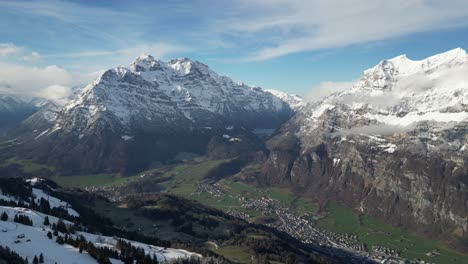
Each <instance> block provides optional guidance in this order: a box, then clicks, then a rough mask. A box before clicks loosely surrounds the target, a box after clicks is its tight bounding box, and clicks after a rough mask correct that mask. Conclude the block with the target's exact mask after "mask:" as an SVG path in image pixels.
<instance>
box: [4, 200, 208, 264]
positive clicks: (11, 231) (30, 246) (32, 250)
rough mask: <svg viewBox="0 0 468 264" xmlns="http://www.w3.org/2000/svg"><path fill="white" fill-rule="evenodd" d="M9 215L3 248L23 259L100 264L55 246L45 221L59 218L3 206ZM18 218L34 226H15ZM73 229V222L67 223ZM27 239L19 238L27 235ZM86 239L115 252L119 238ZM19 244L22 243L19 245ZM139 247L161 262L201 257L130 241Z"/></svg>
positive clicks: (71, 249)
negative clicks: (6, 247) (25, 217)
mask: <svg viewBox="0 0 468 264" xmlns="http://www.w3.org/2000/svg"><path fill="white" fill-rule="evenodd" d="M3 212H6V213H7V214H8V216H9V220H8V221H7V222H4V221H0V231H1V233H0V234H1V235H0V245H2V246H8V247H9V248H11V249H12V250H13V251H16V252H17V253H18V254H19V255H21V256H23V257H27V258H28V259H29V261H32V259H33V258H34V256H35V255H36V256H39V254H41V253H43V255H44V260H45V263H52V264H53V263H66V264H68V263H70V264H75V263H76V264H81V263H97V262H96V260H95V259H94V258H92V257H90V256H89V255H88V254H87V253H86V252H83V254H82V253H79V251H78V249H77V248H73V247H71V246H69V245H59V244H57V243H56V242H55V238H53V239H49V238H48V237H47V232H49V231H51V232H52V230H51V229H50V227H49V226H44V225H43V224H42V223H43V222H44V218H45V217H46V216H48V217H49V219H50V223H51V224H52V223H57V221H58V218H56V217H54V216H50V215H46V214H43V213H39V212H36V211H34V210H30V209H28V208H20V207H8V206H0V214H1V213H3ZM15 214H24V215H27V216H28V217H30V218H31V219H32V221H33V226H26V225H22V224H18V223H14V222H13V217H14V215H15ZM65 223H66V224H69V225H71V224H72V223H71V222H68V221H65ZM23 234H24V238H19V237H18V236H20V235H23ZM79 235H83V236H84V237H85V238H86V240H87V241H89V242H92V243H93V244H94V245H95V246H96V247H108V248H115V245H116V243H117V240H116V238H115V237H106V236H100V235H95V234H91V233H87V232H78V233H77V234H76V235H71V236H79ZM15 241H19V243H15ZM126 241H127V242H130V243H131V244H132V245H133V246H135V247H141V248H143V249H144V250H145V252H146V253H151V255H153V254H154V255H156V256H157V258H158V260H159V261H164V260H170V259H174V258H187V257H191V256H199V257H201V256H200V255H199V254H195V253H191V252H188V251H186V250H181V249H173V248H162V247H156V246H152V245H148V244H144V243H140V242H135V241H130V240H126ZM112 262H113V263H122V262H121V261H119V260H113V261H112Z"/></svg>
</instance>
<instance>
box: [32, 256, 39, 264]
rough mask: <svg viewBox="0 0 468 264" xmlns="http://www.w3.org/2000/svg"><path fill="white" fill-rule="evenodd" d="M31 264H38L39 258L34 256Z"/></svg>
mask: <svg viewBox="0 0 468 264" xmlns="http://www.w3.org/2000/svg"><path fill="white" fill-rule="evenodd" d="M33 264H39V259H37V256H34V259H33Z"/></svg>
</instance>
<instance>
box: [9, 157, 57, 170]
mask: <svg viewBox="0 0 468 264" xmlns="http://www.w3.org/2000/svg"><path fill="white" fill-rule="evenodd" d="M12 164H17V165H19V166H21V167H22V168H23V171H24V172H26V173H34V172H37V171H39V170H42V169H47V170H50V171H54V170H55V168H54V167H52V166H47V165H43V164H38V163H35V162H33V161H31V160H25V159H17V158H11V159H8V160H6V161H5V162H4V163H3V164H2V166H8V165H12Z"/></svg>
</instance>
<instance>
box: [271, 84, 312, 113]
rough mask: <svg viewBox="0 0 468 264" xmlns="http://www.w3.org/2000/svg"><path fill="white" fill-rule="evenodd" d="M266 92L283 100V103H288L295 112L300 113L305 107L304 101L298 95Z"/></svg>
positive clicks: (273, 91)
mask: <svg viewBox="0 0 468 264" xmlns="http://www.w3.org/2000/svg"><path fill="white" fill-rule="evenodd" d="M265 91H267V92H269V93H271V94H273V95H274V96H276V97H278V98H279V99H281V101H283V102H285V103H287V104H288V105H289V107H291V109H293V110H294V111H296V112H297V111H299V110H301V109H302V108H303V107H304V106H305V102H304V99H302V97H300V96H299V95H297V94H288V93H285V92H282V91H278V90H273V89H266V90H265Z"/></svg>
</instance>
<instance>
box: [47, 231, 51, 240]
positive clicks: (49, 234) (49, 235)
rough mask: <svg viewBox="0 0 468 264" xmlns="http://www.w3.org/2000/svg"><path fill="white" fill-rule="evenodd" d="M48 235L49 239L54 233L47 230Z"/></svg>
mask: <svg viewBox="0 0 468 264" xmlns="http://www.w3.org/2000/svg"><path fill="white" fill-rule="evenodd" d="M47 237H48V238H49V239H52V233H51V232H50V231H49V232H47Z"/></svg>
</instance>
